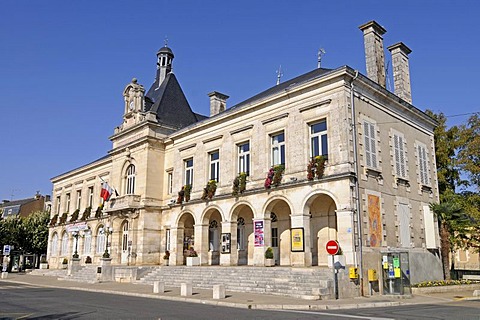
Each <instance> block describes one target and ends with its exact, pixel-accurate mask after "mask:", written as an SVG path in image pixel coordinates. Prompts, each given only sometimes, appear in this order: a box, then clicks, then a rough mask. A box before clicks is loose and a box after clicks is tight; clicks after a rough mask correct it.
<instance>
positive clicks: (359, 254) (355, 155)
mask: <svg viewBox="0 0 480 320" xmlns="http://www.w3.org/2000/svg"><path fill="white" fill-rule="evenodd" d="M357 77H358V70H355V76H354V77H353V79H352V81H351V82H350V105H351V106H352V107H351V111H352V124H351V125H352V132H353V139H352V140H353V169H354V174H355V176H354V179H355V181H354V182H355V206H356V209H355V212H354V214H356V215H357V238H358V246H357V249H356V250H355V253H356V259H355V267H358V269H359V272H358V274H359V281H360V295H361V296H363V295H364V292H363V261H362V260H363V253H362V244H363V240H362V222H361V214H360V188H359V185H358V163H357V158H358V150H357V121H356V117H355V101H354V93H355V88H354V86H353V82H354V81H355V80H356V79H357Z"/></svg>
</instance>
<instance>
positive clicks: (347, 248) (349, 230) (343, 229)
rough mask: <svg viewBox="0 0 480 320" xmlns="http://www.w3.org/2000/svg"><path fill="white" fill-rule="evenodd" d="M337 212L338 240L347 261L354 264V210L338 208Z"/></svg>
mask: <svg viewBox="0 0 480 320" xmlns="http://www.w3.org/2000/svg"><path fill="white" fill-rule="evenodd" d="M336 214H337V241H338V243H339V244H340V248H341V249H342V252H343V255H344V257H345V263H346V264H349V265H353V264H354V261H355V252H354V249H355V248H354V245H353V243H354V226H353V211H352V210H336Z"/></svg>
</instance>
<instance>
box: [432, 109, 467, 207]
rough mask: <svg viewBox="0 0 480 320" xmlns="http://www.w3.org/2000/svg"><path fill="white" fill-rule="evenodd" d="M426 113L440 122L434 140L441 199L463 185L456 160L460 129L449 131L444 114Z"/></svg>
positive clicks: (453, 128) (454, 127) (454, 128)
mask: <svg viewBox="0 0 480 320" xmlns="http://www.w3.org/2000/svg"><path fill="white" fill-rule="evenodd" d="M425 112H426V113H427V115H429V116H430V117H432V118H433V119H435V120H436V121H437V122H438V126H437V127H436V128H435V130H434V139H435V160H436V165H437V178H438V189H439V193H440V199H441V198H442V196H443V194H444V193H445V192H446V191H447V190H451V191H455V187H456V186H457V185H459V184H462V180H461V178H460V171H459V168H458V165H457V164H456V159H455V154H456V150H457V147H458V144H459V133H458V127H456V126H453V127H451V128H449V129H447V118H446V117H445V115H444V114H443V113H439V114H435V113H433V112H432V111H430V110H426V111H425Z"/></svg>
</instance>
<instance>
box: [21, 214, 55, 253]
mask: <svg viewBox="0 0 480 320" xmlns="http://www.w3.org/2000/svg"><path fill="white" fill-rule="evenodd" d="M49 221H50V213H48V212H46V211H37V212H34V213H32V214H31V215H29V216H28V217H26V218H25V219H24V221H23V226H24V233H25V239H26V241H25V244H24V250H25V251H27V252H29V253H35V254H42V253H46V252H47V243H48V223H49Z"/></svg>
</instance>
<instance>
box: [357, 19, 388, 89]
mask: <svg viewBox="0 0 480 320" xmlns="http://www.w3.org/2000/svg"><path fill="white" fill-rule="evenodd" d="M358 28H359V29H360V30H362V31H363V41H364V44H365V60H366V62H367V76H368V77H369V78H370V79H371V80H372V81H375V82H376V83H378V84H379V85H381V86H382V87H384V88H385V79H386V78H385V54H384V52H383V38H382V35H383V34H385V32H387V30H385V29H384V28H383V27H382V26H380V25H379V24H378V23H377V22H376V21H373V20H372V21H370V22H367V23H365V24H362V25H361V26H360V27H358Z"/></svg>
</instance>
